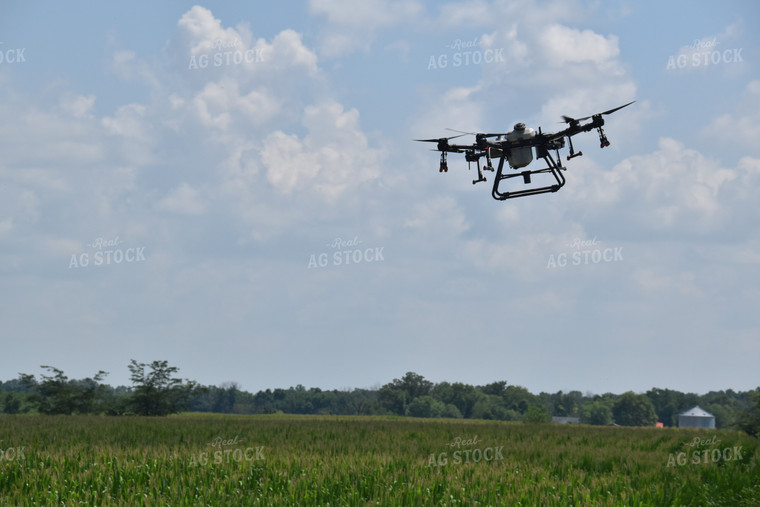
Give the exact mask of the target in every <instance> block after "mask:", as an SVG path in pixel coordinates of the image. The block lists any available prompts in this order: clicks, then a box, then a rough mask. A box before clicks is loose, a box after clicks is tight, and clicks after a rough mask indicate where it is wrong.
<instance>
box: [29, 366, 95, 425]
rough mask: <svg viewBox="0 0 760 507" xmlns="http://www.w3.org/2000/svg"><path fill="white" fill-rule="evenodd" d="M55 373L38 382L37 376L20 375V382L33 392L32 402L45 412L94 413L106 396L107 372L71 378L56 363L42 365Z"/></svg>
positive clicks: (43, 376) (50, 413) (40, 410)
mask: <svg viewBox="0 0 760 507" xmlns="http://www.w3.org/2000/svg"><path fill="white" fill-rule="evenodd" d="M40 368H43V369H46V370H48V371H49V372H51V373H53V375H44V374H43V375H41V381H40V382H37V379H36V378H35V377H34V375H27V374H21V376H20V378H21V382H22V384H24V385H25V386H26V387H28V388H30V389H32V390H33V391H34V393H35V394H34V395H33V396H32V397H31V401H32V403H33V404H35V405H36V406H37V410H38V411H39V412H40V413H42V414H48V415H53V414H66V415H68V414H87V413H92V412H95V411H96V410H97V409H98V407H97V404H98V402H99V401H102V398H103V389H104V386H102V385H101V384H100V381H101V380H102V379H103V377H104V376H105V375H108V373H107V372H104V371H99V372H98V374H97V375H95V377H93V378H86V379H84V380H69V378H68V377H67V376H66V375H64V374H63V371H61V370H59V369H58V368H55V367H53V366H45V365H43V366H40Z"/></svg>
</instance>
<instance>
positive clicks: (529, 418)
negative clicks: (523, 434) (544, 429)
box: [523, 405, 552, 423]
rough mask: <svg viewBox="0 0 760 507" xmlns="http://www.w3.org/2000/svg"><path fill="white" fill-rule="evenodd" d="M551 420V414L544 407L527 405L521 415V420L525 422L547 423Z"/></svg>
mask: <svg viewBox="0 0 760 507" xmlns="http://www.w3.org/2000/svg"><path fill="white" fill-rule="evenodd" d="M551 421H552V416H551V415H550V414H549V412H547V411H546V409H545V408H544V407H541V406H539V405H533V406H530V407H528V410H526V411H525V414H524V415H523V422H526V423H548V422H551Z"/></svg>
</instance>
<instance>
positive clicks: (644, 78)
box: [0, 0, 760, 393]
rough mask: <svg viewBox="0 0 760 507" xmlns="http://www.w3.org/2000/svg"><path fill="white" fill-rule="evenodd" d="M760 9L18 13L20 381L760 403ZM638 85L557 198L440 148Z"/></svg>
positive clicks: (3, 30)
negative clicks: (410, 389) (499, 186)
mask: <svg viewBox="0 0 760 507" xmlns="http://www.w3.org/2000/svg"><path fill="white" fill-rule="evenodd" d="M758 14H760V12H759V10H758V7H757V5H756V4H755V3H753V2H723V3H721V4H720V5H719V4H707V3H706V4H704V5H700V6H695V5H694V4H693V3H691V2H667V3H664V4H663V3H656V2H624V1H617V2H604V3H601V2H584V1H569V2H565V1H563V2H559V1H556V2H551V1H547V2H507V1H494V2H487V1H470V2H450V3H443V4H442V3H433V2H421V1H392V0H372V1H367V2H362V3H356V2H348V1H339V0H312V1H306V2H288V3H287V4H283V3H270V4H267V3H261V2H246V3H243V2H240V3H230V2H207V3H204V4H194V3H191V2H187V3H186V2H162V3H160V4H158V5H156V4H154V3H149V2H141V1H136V2H130V3H129V4H123V3H121V4H115V3H107V4H103V3H100V2H91V1H87V2H84V1H82V2H66V3H65V4H61V3H59V2H38V3H35V4H34V5H32V4H28V3H26V2H4V3H3V7H2V11H1V12H0V43H1V44H0V52H2V53H3V55H4V59H3V63H0V153H2V157H0V338H1V339H2V344H3V349H4V353H3V354H2V355H0V378H2V379H4V380H7V379H10V378H15V377H16V376H17V375H18V373H19V372H24V373H39V371H40V370H39V366H40V365H43V364H46V365H53V366H55V367H57V368H60V369H62V370H63V371H64V372H65V373H66V374H67V375H69V376H70V377H72V378H83V377H86V376H91V375H93V374H94V373H96V372H97V371H98V370H99V369H104V370H107V371H109V372H110V375H109V376H108V377H106V381H107V382H109V383H111V384H113V385H117V384H127V383H128V369H127V365H128V363H129V360H130V359H136V360H138V361H141V362H150V361H152V360H155V359H167V360H168V361H169V362H170V363H171V364H172V365H175V366H178V367H179V368H180V372H181V374H182V376H183V377H186V378H191V379H194V380H197V381H199V382H201V383H203V384H217V385H218V384H221V383H223V382H229V381H234V382H237V383H238V384H240V386H241V387H242V388H243V389H247V390H250V391H256V390H259V389H265V388H268V387H287V386H291V385H296V384H303V385H304V386H307V387H321V388H323V389H333V388H337V389H341V388H351V387H377V386H379V385H382V384H384V383H386V382H389V381H391V380H392V379H393V378H398V377H400V376H402V375H403V374H404V373H405V372H407V371H415V372H417V373H419V374H421V375H423V376H424V377H425V378H427V379H429V380H431V381H434V382H440V381H444V380H447V381H461V382H467V383H471V384H485V383H488V382H492V381H495V380H506V381H507V382H508V383H510V384H517V385H522V386H525V387H526V388H528V389H529V390H531V391H533V392H540V391H550V392H555V391H557V390H560V389H562V390H565V391H567V390H572V389H577V390H580V391H583V392H587V391H588V392H593V393H603V392H608V391H611V392H624V391H627V390H633V391H637V392H643V391H645V390H647V389H649V388H651V387H662V388H666V387H667V388H672V389H679V390H682V391H690V392H699V393H702V392H706V391H709V390H713V389H728V388H732V389H738V390H746V389H752V388H755V387H757V386H758V384H760V381H759V380H758V376H757V373H756V371H757V361H758V359H759V358H760V341H759V340H758V337H759V336H760V323H759V319H758V316H757V311H756V308H755V307H756V301H757V300H758V296H760V293H759V291H758V287H759V286H760V283H759V282H760V269H759V268H760V254H759V253H758V252H759V251H760V234H759V233H758V230H757V224H758V223H760V220H759V219H760V212H758V210H757V205H756V199H755V195H756V191H755V189H756V188H758V184H760V145H759V144H758V143H757V139H758V136H760V77H759V74H758V70H757V69H758V68H757V62H758V56H760V55H759V53H760V52H759V49H760V44H758V42H759V41H758V35H757V32H756V30H754V29H753V25H752V22H753V21H754V20H756V19H758ZM465 46H471V47H469V50H471V51H476V52H478V54H479V58H481V60H480V61H479V62H475V60H473V61H472V62H470V64H469V65H464V64H462V65H458V66H456V65H454V62H455V61H456V59H458V58H460V57H461V58H464V57H462V56H461V55H460V56H459V57H457V56H455V54H456V53H457V52H460V53H461V52H462V51H464V50H465ZM457 48H459V50H457ZM488 51H490V53H487V52H488ZM225 52H228V53H229V54H228V55H225ZM235 53H237V55H236V54H235ZM486 54H489V55H491V56H492V58H491V61H488V62H487V61H484V60H485V58H484V55H486ZM715 54H717V56H715ZM9 55H10V58H8V56H9ZM17 55H23V58H18V57H16V56H17ZM494 55H497V57H494ZM203 58H206V59H207V60H205V61H206V62H207V63H206V66H205V67H202V66H201V65H199V62H201V61H203ZM705 58H706V60H705ZM22 59H23V61H17V60H22ZM235 59H237V61H236V60H235ZM10 60H14V61H13V62H11V61H10ZM431 60H432V61H433V62H435V63H436V64H435V65H431ZM444 60H445V61H446V62H447V65H446V67H443V66H441V65H439V62H443V61H444ZM461 61H464V60H463V59H462V60H461ZM676 62H677V64H676V65H673V63H676ZM705 62H707V63H706V64H705ZM697 64H698V65H697ZM632 100H635V101H636V103H635V104H633V105H632V106H630V107H628V108H626V109H624V110H621V111H619V112H617V113H615V114H614V115H611V116H609V117H607V125H606V126H605V131H606V133H607V136H608V137H609V139H610V141H611V142H612V146H610V147H609V148H606V149H604V150H600V149H599V147H598V146H599V145H598V138H597V137H596V135H595V133H593V132H592V133H589V134H586V135H579V136H576V137H575V138H574V144H575V147H576V150H581V151H583V153H584V156H583V157H578V158H575V159H573V160H571V161H569V162H566V164H565V165H566V166H567V172H566V173H565V176H566V177H567V184H566V185H565V187H564V188H562V189H561V191H560V192H558V193H556V194H543V195H538V196H531V197H526V198H521V199H514V200H507V201H504V202H498V201H495V200H494V199H492V198H491V188H490V181H489V182H488V183H481V184H478V185H472V183H471V182H472V180H473V178H474V175H473V174H472V173H468V172H467V164H466V162H465V161H464V159H463V157H462V156H457V155H455V154H452V155H451V156H450V157H449V168H450V169H449V172H448V173H446V174H440V173H439V172H438V154H437V153H434V152H431V151H429V148H430V147H431V146H428V145H423V144H421V143H415V142H413V141H412V139H415V138H429V137H439V136H444V135H450V134H451V132H450V131H448V130H446V129H447V128H453V129H459V130H464V131H473V132H506V131H508V130H511V128H512V126H513V125H514V124H515V123H516V122H518V121H523V122H525V123H526V124H527V125H528V126H529V127H532V128H536V129H537V128H538V127H539V126H541V127H542V128H543V130H544V131H554V130H558V129H561V128H562V126H561V125H559V124H558V123H557V122H558V121H559V120H560V118H561V115H563V114H566V115H569V116H575V117H579V116H586V115H589V114H592V113H595V112H599V111H604V110H607V109H610V108H613V107H616V106H618V105H621V104H624V103H626V102H630V101H632ZM468 139H470V138H468V137H463V138H461V140H465V142H466V140H468ZM566 154H567V153H566V151H565V152H564V153H563V155H566ZM584 251H588V252H587V253H584ZM107 252H108V253H107ZM595 252H596V253H595ZM561 259H564V263H563V261H562V260H561ZM575 259H578V262H574V260H575ZM595 259H596V262H595ZM338 260H340V264H338ZM85 263H86V264H87V265H84V264H85ZM320 264H322V265H320Z"/></svg>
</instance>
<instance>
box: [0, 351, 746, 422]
mask: <svg viewBox="0 0 760 507" xmlns="http://www.w3.org/2000/svg"><path fill="white" fill-rule="evenodd" d="M146 367H149V368H150V369H151V371H150V372H149V373H146V372H145V369H146ZM42 368H44V369H46V370H48V372H49V373H52V374H53V375H42V376H41V378H40V380H37V378H36V377H35V376H34V375H29V374H20V376H19V378H18V379H15V380H10V381H7V382H0V412H4V413H7V414H17V413H34V412H38V413H43V414H78V413H96V414H106V415H130V414H135V415H167V414H170V413H175V412H180V411H190V412H215V413H234V414H274V413H286V414H321V415H330V414H332V415H399V416H409V417H448V418H463V419H493V420H502V421H523V422H550V421H551V418H552V416H558V417H573V418H578V420H579V422H580V423H582V424H593V425H610V424H618V425H621V426H654V425H655V423H657V422H661V423H663V425H664V426H677V425H678V414H680V413H682V412H684V411H686V410H688V409H690V408H692V407H694V406H695V405H699V406H700V407H702V408H703V409H704V410H706V411H708V412H710V413H711V414H713V415H714V416H715V423H716V427H717V428H741V429H744V430H745V431H747V432H748V433H750V434H753V433H755V434H757V427H756V424H757V419H760V413H759V411H760V388H758V389H756V390H754V391H747V392H735V391H733V390H731V389H729V390H727V391H711V392H709V393H707V394H704V395H697V394H693V393H682V392H679V391H674V390H671V389H660V388H652V389H650V390H649V391H647V392H646V393H644V394H636V393H633V392H631V391H629V392H626V393H623V394H612V393H606V394H602V395H591V394H586V395H584V394H582V393H581V392H580V391H570V392H566V393H565V392H562V391H558V392H556V393H553V394H550V393H544V392H542V393H540V394H537V395H536V394H532V393H530V392H529V391H528V390H527V389H526V388H524V387H520V386H514V385H507V382H506V381H504V380H502V381H497V382H492V383H490V384H487V385H483V386H472V385H469V384H463V383H461V382H454V383H449V382H440V383H433V382H430V381H428V380H426V379H425V378H424V377H423V376H422V375H419V374H417V373H414V372H408V373H406V374H405V375H404V376H403V377H402V378H400V379H394V380H393V381H392V382H389V383H387V384H385V385H384V386H382V387H380V388H379V389H352V390H331V391H323V390H321V389H319V388H317V387H313V388H310V389H306V388H305V387H304V386H302V385H300V384H299V385H297V386H296V387H290V388H288V389H281V388H276V389H274V390H272V389H267V390H265V391H258V392H257V393H255V394H252V393H249V392H247V391H242V390H240V389H239V387H238V385H237V384H235V383H229V384H223V385H221V386H202V385H199V384H197V383H195V382H193V381H189V380H185V381H183V380H182V379H179V378H173V377H172V375H173V374H174V373H176V372H177V368H176V367H169V366H168V364H167V362H166V361H154V362H153V363H151V364H144V363H137V362H136V361H134V360H132V362H131V363H130V365H129V368H130V371H131V372H132V376H131V380H132V382H133V384H134V385H133V386H132V387H124V386H120V387H117V388H113V387H111V386H109V385H107V384H103V383H102V382H101V381H102V378H103V377H104V376H105V375H107V373H106V372H103V371H101V372H98V374H97V375H95V376H94V377H93V378H86V379H83V380H69V379H68V378H67V377H66V376H65V375H64V374H63V372H62V371H60V370H58V369H56V368H54V367H51V366H42ZM748 421H754V422H752V423H751V424H750V426H747V424H748ZM752 424H754V425H755V426H753V425H752Z"/></svg>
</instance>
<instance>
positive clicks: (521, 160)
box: [506, 123, 536, 169]
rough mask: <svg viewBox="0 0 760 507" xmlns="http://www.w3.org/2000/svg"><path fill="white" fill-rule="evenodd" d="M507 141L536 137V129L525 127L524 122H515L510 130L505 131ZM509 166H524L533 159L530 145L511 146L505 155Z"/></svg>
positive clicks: (517, 167)
mask: <svg viewBox="0 0 760 507" xmlns="http://www.w3.org/2000/svg"><path fill="white" fill-rule="evenodd" d="M506 137H507V141H523V140H527V139H532V138H534V137H536V131H535V130H533V129H531V128H527V129H526V128H525V124H524V123H517V124H515V129H514V130H513V131H512V132H507V136H506ZM507 160H508V161H509V166H510V167H512V168H514V169H519V168H521V167H525V166H526V165H528V164H530V163H531V162H532V161H533V150H532V149H531V147H530V146H521V147H519V148H512V149H510V150H509V154H508V155H507Z"/></svg>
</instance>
